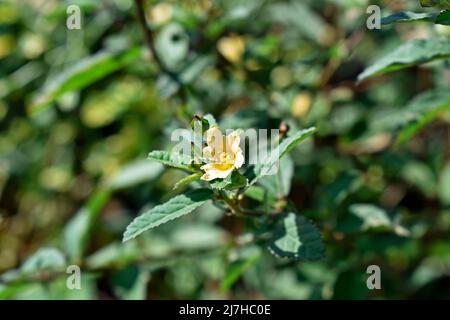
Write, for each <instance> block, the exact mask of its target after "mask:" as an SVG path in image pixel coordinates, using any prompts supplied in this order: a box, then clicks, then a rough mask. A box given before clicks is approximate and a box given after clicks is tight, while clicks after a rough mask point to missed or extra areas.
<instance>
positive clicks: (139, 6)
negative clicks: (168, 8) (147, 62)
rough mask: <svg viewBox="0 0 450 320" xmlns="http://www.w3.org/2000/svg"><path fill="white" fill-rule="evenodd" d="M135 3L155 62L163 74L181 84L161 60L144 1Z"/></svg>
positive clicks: (135, 0) (138, 0)
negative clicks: (148, 22)
mask: <svg viewBox="0 0 450 320" xmlns="http://www.w3.org/2000/svg"><path fill="white" fill-rule="evenodd" d="M134 2H135V4H136V14H137V18H138V21H139V24H140V26H141V29H142V32H143V33H144V38H145V43H146V44H147V46H148V48H149V49H150V51H151V53H152V55H153V58H154V59H155V62H156V63H157V64H158V66H159V68H160V69H161V71H162V72H164V73H167V74H168V75H169V76H170V77H171V78H172V79H173V80H175V81H176V82H177V83H179V80H178V77H177V76H176V75H175V74H174V73H173V72H171V71H170V70H169V69H168V68H167V67H166V65H165V64H164V62H163V60H162V59H161V57H160V56H159V54H158V52H157V50H156V46H155V38H154V36H153V33H152V31H151V30H150V28H149V27H148V25H147V20H146V18H145V11H144V0H134Z"/></svg>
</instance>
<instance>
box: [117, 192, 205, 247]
mask: <svg viewBox="0 0 450 320" xmlns="http://www.w3.org/2000/svg"><path fill="white" fill-rule="evenodd" d="M212 195H213V193H212V191H211V190H209V189H198V190H194V191H191V192H188V193H185V194H182V195H179V196H176V197H174V198H172V199H170V200H169V201H168V202H166V203H164V204H162V205H159V206H156V207H154V208H153V209H150V210H149V211H146V212H144V213H143V214H141V215H140V216H138V217H137V218H135V219H134V220H133V221H132V222H131V223H130V224H129V225H128V227H127V230H126V231H125V233H124V235H123V242H125V241H128V240H130V239H133V238H135V237H137V236H138V235H140V234H141V233H143V232H145V231H147V230H149V229H151V228H154V227H157V226H159V225H161V224H163V223H166V222H168V221H170V220H173V219H176V218H179V217H181V216H184V215H186V214H188V213H190V212H192V211H193V210H194V209H196V208H198V207H199V206H201V205H202V204H204V203H205V202H206V201H208V200H209V199H211V198H212Z"/></svg>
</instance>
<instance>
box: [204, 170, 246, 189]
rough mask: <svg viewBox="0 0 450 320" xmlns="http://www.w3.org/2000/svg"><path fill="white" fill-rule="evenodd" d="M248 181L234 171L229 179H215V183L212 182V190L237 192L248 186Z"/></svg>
mask: <svg viewBox="0 0 450 320" xmlns="http://www.w3.org/2000/svg"><path fill="white" fill-rule="evenodd" d="M247 184H248V179H247V178H246V177H244V176H243V175H241V174H239V172H237V171H234V172H233V173H232V174H230V175H229V176H228V177H226V178H224V179H215V180H214V181H211V183H210V185H211V188H213V189H217V190H222V189H227V190H235V189H239V188H242V187H245V186H247Z"/></svg>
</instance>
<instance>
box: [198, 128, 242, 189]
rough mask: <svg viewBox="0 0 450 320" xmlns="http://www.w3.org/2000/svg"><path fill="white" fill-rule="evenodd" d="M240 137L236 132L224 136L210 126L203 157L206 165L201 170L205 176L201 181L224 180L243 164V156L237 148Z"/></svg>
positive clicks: (238, 147) (217, 129)
mask: <svg viewBox="0 0 450 320" xmlns="http://www.w3.org/2000/svg"><path fill="white" fill-rule="evenodd" d="M240 142H241V137H240V136H239V132H238V131H233V132H232V133H230V134H228V135H227V136H224V135H223V134H222V132H221V131H220V129H219V127H218V126H212V127H211V128H209V129H208V130H207V131H206V144H207V146H206V147H204V148H203V156H204V157H205V158H206V159H207V162H208V163H207V164H205V165H203V166H202V167H201V169H202V170H203V171H205V174H204V175H203V176H202V177H201V179H202V180H206V181H211V180H214V179H217V178H226V177H228V175H230V174H231V172H233V170H234V169H239V168H240V167H242V165H243V164H244V154H243V152H242V150H241V148H240V146H239V143H240Z"/></svg>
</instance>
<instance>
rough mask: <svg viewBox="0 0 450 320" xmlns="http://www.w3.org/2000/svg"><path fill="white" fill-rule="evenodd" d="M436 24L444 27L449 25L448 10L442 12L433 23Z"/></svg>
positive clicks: (449, 13)
mask: <svg viewBox="0 0 450 320" xmlns="http://www.w3.org/2000/svg"><path fill="white" fill-rule="evenodd" d="M434 23H436V24H442V25H444V26H449V25H450V10H444V11H442V12H441V13H440V14H439V15H438V16H437V18H436V20H435V21H434Z"/></svg>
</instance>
